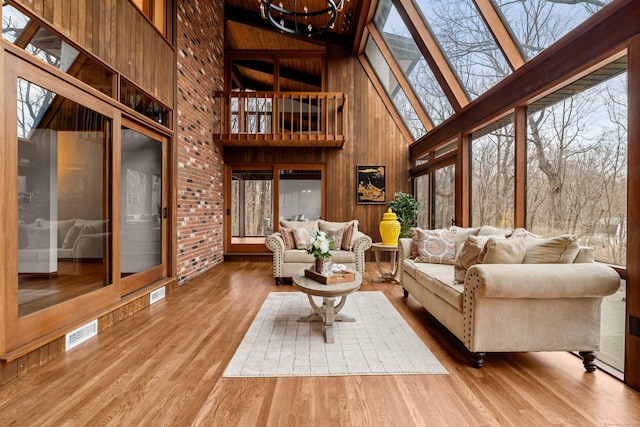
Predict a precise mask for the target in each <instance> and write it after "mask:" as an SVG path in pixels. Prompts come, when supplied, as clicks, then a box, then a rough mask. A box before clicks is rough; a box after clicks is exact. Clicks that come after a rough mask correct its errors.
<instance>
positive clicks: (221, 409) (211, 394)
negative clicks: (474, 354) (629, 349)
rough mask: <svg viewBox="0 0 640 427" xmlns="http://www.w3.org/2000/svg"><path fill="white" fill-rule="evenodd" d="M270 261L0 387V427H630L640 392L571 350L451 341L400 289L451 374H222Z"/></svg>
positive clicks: (388, 290)
mask: <svg viewBox="0 0 640 427" xmlns="http://www.w3.org/2000/svg"><path fill="white" fill-rule="evenodd" d="M270 269H271V263H255V262H254V263H249V262H227V263H224V264H223V265H221V266H218V267H215V268H214V269H213V270H212V271H210V272H208V273H205V274H204V275H202V276H200V277H199V278H197V279H195V280H193V281H192V282H190V283H187V284H185V285H183V286H182V287H181V288H179V289H178V290H177V291H176V292H174V293H172V294H170V295H168V296H167V298H166V299H165V300H162V301H160V302H159V303H156V304H154V305H152V306H150V307H147V308H145V309H144V310H142V311H140V312H138V313H136V314H135V315H133V316H131V317H129V318H127V319H126V320H124V321H122V322H120V323H118V324H116V325H115V326H113V327H111V328H109V329H107V330H105V331H103V332H102V333H100V335H98V337H96V338H92V339H91V340H89V341H87V342H85V343H84V344H81V345H80V346H78V347H76V348H75V349H72V350H70V351H69V352H67V353H65V354H64V355H62V356H61V357H59V358H58V359H55V360H54V361H52V362H51V363H49V364H47V365H44V366H42V367H40V368H38V369H37V370H34V371H33V372H30V373H29V374H28V375H27V376H25V377H22V378H19V379H17V380H15V381H13V382H11V383H9V384H6V385H4V386H1V387H0V426H9V425H15V426H49V425H66V426H76V425H77V426H85V425H86V426H97V425H101V426H103V425H104V426H107V425H109V426H110V425H112V426H189V425H201V426H224V425H228V426H309V425H313V426H339V425H341V426H432V425H445V426H467V425H470V426H475V425H483V426H495V425H504V426H551V425H558V426H569V425H570V426H576V425H581V426H607V425H610V426H613V425H624V426H639V425H640V393H638V392H636V391H634V390H632V389H630V388H628V387H626V386H625V385H624V384H623V383H621V382H620V381H618V380H617V379H615V378H613V377H611V376H609V375H608V374H606V373H604V372H601V371H598V372H596V373H595V374H587V373H585V371H584V369H583V367H582V363H581V361H580V360H579V359H578V358H577V357H575V356H573V355H571V354H569V353H564V352H561V353H526V354H490V355H488V356H487V358H486V361H485V366H484V367H483V368H482V369H474V368H472V367H470V366H469V359H468V356H467V354H466V353H465V352H464V350H463V348H462V347H461V344H459V343H457V342H456V341H455V339H453V338H452V337H451V336H450V335H449V334H448V333H446V332H445V331H443V330H442V329H441V328H440V327H438V326H437V324H436V322H435V321H434V320H433V319H432V318H431V317H429V316H428V315H427V314H426V312H425V311H424V310H423V309H422V308H421V307H420V306H419V305H418V304H417V303H416V301H415V300H413V299H412V298H411V297H410V298H409V299H405V298H403V297H402V290H401V288H400V287H399V286H398V285H395V284H389V283H381V284H377V283H376V284H374V283H372V282H371V281H370V279H371V278H373V277H375V273H374V270H375V264H374V263H368V264H367V274H366V279H365V283H364V284H363V287H362V289H361V291H372V290H382V291H383V292H384V293H385V294H386V295H387V297H388V298H389V300H390V301H391V302H392V304H393V305H394V306H395V307H396V308H397V309H398V311H399V312H400V313H401V314H402V316H403V317H404V318H405V319H406V320H407V322H408V323H409V324H410V325H411V326H412V327H413V329H414V330H415V331H416V333H417V334H418V336H420V338H421V339H422V340H423V341H424V342H425V343H426V344H427V346H428V347H429V348H430V349H431V351H432V352H433V353H434V354H435V356H436V357H437V358H438V359H439V360H440V362H441V363H442V364H443V366H444V367H445V368H446V369H447V371H448V372H449V374H448V375H405V376H350V377H301V378H248V379H244V378H229V379H227V378H222V377H221V376H222V373H223V371H224V369H225V367H226V365H227V363H228V362H229V360H230V359H231V357H232V356H233V354H234V351H235V349H236V348H237V347H238V345H239V343H240V341H241V339H242V337H243V335H244V333H245V331H246V330H247V329H248V327H249V325H250V324H251V321H252V320H253V318H254V316H255V315H256V313H257V311H258V309H259V308H260V306H261V304H262V302H263V300H264V299H265V297H266V295H267V293H268V292H280V291H285V292H291V291H294V288H293V287H292V286H288V285H283V286H280V287H276V286H275V285H274V282H273V278H272V277H271V273H270Z"/></svg>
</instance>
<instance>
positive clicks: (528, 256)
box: [523, 234, 580, 264]
mask: <svg viewBox="0 0 640 427" xmlns="http://www.w3.org/2000/svg"><path fill="white" fill-rule="evenodd" d="M525 242H526V253H525V256H524V261H523V262H524V263H525V264H570V263H572V262H574V261H575V259H576V256H577V255H578V251H579V250H580V244H579V243H578V239H576V237H575V236H573V235H570V234H564V235H561V236H556V237H550V238H537V237H527V238H526V239H525Z"/></svg>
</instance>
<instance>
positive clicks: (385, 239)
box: [380, 208, 400, 246]
mask: <svg viewBox="0 0 640 427" xmlns="http://www.w3.org/2000/svg"><path fill="white" fill-rule="evenodd" d="M380 236H381V237H382V244H383V245H387V246H397V245H398V237H400V221H398V218H397V216H396V214H394V213H393V211H392V210H391V208H389V210H387V212H386V213H385V214H384V215H382V221H380Z"/></svg>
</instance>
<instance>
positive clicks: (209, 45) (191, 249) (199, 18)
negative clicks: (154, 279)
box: [176, 0, 224, 283]
mask: <svg viewBox="0 0 640 427" xmlns="http://www.w3.org/2000/svg"><path fill="white" fill-rule="evenodd" d="M177 7H178V9H177V18H178V19H177V56H178V64H177V66H178V77H177V90H178V93H177V101H176V103H177V105H176V107H177V108H176V120H177V122H176V132H177V141H176V143H177V150H178V166H177V271H176V275H177V276H178V281H179V283H184V282H186V281H188V280H190V279H192V278H194V277H196V276H198V275H200V274H201V273H203V272H204V271H206V270H208V269H210V268H211V267H213V266H214V265H216V264H218V263H220V262H222V260H223V238H224V232H223V225H224V223H223V221H224V218H223V206H224V204H223V197H224V196H223V183H224V163H223V158H222V153H223V151H222V147H221V146H218V145H217V144H215V143H214V142H213V136H212V134H213V132H214V130H217V126H218V123H219V120H218V118H217V117H216V116H215V114H214V108H213V92H214V91H216V90H222V88H223V76H224V2H222V1H211V0H178V2H177Z"/></svg>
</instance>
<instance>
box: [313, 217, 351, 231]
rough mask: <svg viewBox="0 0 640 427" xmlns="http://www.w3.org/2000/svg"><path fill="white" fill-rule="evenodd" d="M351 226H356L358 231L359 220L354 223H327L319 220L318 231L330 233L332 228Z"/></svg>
mask: <svg viewBox="0 0 640 427" xmlns="http://www.w3.org/2000/svg"><path fill="white" fill-rule="evenodd" d="M349 224H353V225H354V226H355V230H356V231H357V230H358V220H357V219H354V220H352V221H345V222H334V221H325V220H323V219H319V220H318V229H319V230H320V231H328V230H330V229H332V228H344V227H346V226H347V225H349Z"/></svg>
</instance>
